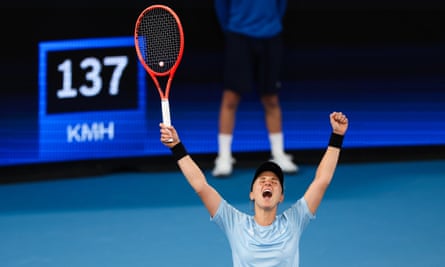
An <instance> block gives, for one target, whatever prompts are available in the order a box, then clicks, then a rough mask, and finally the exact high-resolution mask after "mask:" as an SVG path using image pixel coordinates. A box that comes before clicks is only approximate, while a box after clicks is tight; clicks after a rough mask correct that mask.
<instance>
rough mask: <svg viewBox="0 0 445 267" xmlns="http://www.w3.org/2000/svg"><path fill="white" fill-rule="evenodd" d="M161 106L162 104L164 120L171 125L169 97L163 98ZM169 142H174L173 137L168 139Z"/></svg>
mask: <svg viewBox="0 0 445 267" xmlns="http://www.w3.org/2000/svg"><path fill="white" fill-rule="evenodd" d="M161 106H162V122H163V123H164V124H165V125H167V126H171V120H170V104H169V102H168V99H166V98H163V99H161ZM167 142H170V143H171V142H173V138H170V139H169V140H167Z"/></svg>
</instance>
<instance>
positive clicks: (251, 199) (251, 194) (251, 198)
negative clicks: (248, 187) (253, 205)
mask: <svg viewBox="0 0 445 267" xmlns="http://www.w3.org/2000/svg"><path fill="white" fill-rule="evenodd" d="M249 198H250V201H253V200H254V199H255V198H254V197H253V192H250V194H249Z"/></svg>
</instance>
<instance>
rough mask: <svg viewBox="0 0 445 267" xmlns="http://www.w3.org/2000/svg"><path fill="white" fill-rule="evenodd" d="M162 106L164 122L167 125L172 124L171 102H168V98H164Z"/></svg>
mask: <svg viewBox="0 0 445 267" xmlns="http://www.w3.org/2000/svg"><path fill="white" fill-rule="evenodd" d="M161 106H162V122H163V123H164V124H165V125H167V126H171V120H170V104H169V102H168V99H162V100H161Z"/></svg>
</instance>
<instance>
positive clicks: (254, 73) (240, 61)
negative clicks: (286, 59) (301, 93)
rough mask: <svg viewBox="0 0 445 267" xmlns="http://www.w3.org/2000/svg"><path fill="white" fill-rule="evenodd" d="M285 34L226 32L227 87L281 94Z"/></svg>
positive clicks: (236, 90)
mask: <svg viewBox="0 0 445 267" xmlns="http://www.w3.org/2000/svg"><path fill="white" fill-rule="evenodd" d="M282 54H283V43H282V36H281V35H277V36H274V37H270V38H252V37H248V36H245V35H240V34H236V33H226V35H225V62H224V88H225V89H230V90H232V91H235V92H237V93H238V94H243V93H244V92H249V91H251V90H252V89H257V90H258V93H259V94H260V95H264V94H277V93H278V91H279V89H280V87H281V80H280V79H281V65H282Z"/></svg>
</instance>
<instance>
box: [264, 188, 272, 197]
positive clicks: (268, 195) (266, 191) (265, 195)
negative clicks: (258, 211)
mask: <svg viewBox="0 0 445 267" xmlns="http://www.w3.org/2000/svg"><path fill="white" fill-rule="evenodd" d="M263 197H272V190H270V189H266V190H264V191H263Z"/></svg>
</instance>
